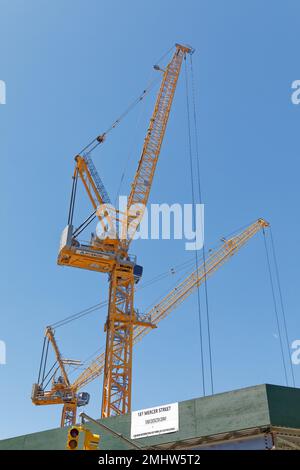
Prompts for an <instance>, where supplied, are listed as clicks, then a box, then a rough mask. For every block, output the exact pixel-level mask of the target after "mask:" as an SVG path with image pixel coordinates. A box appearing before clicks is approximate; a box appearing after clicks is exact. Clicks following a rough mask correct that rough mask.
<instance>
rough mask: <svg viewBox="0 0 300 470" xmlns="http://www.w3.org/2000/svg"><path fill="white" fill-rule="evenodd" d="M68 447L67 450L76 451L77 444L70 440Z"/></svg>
mask: <svg viewBox="0 0 300 470" xmlns="http://www.w3.org/2000/svg"><path fill="white" fill-rule="evenodd" d="M68 445H69V448H70V449H72V450H73V449H76V447H77V446H78V442H77V441H75V439H71V440H70V441H69V444H68Z"/></svg>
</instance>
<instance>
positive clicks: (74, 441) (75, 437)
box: [67, 426, 81, 450]
mask: <svg viewBox="0 0 300 470" xmlns="http://www.w3.org/2000/svg"><path fill="white" fill-rule="evenodd" d="M80 431H81V429H80V427H79V426H72V427H71V428H70V429H69V432H68V441H67V449H68V450H77V449H78V444H79V437H80Z"/></svg>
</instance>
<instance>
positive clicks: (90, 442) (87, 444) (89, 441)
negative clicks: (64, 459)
mask: <svg viewBox="0 0 300 470" xmlns="http://www.w3.org/2000/svg"><path fill="white" fill-rule="evenodd" d="M84 434H85V436H84V443H83V450H97V449H98V444H99V441H100V436H99V434H93V433H92V432H91V431H89V430H88V429H85V430H84Z"/></svg>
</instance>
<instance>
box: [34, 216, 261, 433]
mask: <svg viewBox="0 0 300 470" xmlns="http://www.w3.org/2000/svg"><path fill="white" fill-rule="evenodd" d="M268 225H269V224H268V222H266V221H265V220H264V219H258V220H257V221H256V222H254V223H253V224H251V225H249V226H248V227H247V228H246V229H245V230H243V231H242V232H240V233H239V234H237V235H235V236H234V237H232V238H229V239H222V244H221V246H220V247H219V248H218V249H216V250H214V251H211V252H210V253H209V256H208V257H207V259H206V262H205V264H202V265H199V267H198V269H196V270H194V271H192V272H191V273H190V274H189V275H188V276H187V277H186V278H185V279H184V280H183V281H181V282H180V284H178V285H177V286H176V287H175V288H174V289H172V290H171V292H169V293H168V294H167V295H166V296H165V297H163V298H162V300H161V301H160V302H158V303H157V304H156V305H155V306H154V307H153V308H151V309H150V310H149V311H148V312H146V313H145V315H144V316H145V318H148V319H149V320H150V323H151V325H152V326H154V327H156V326H157V325H158V323H159V322H160V321H161V320H163V319H164V318H165V317H166V316H167V315H169V314H170V313H171V312H172V311H173V310H174V309H175V308H176V307H178V306H179V305H180V304H181V303H182V302H183V301H184V300H185V299H186V298H187V297H188V296H189V295H191V294H192V293H193V292H194V291H195V290H196V289H197V288H199V287H200V286H201V284H202V283H203V282H205V280H206V279H207V278H209V277H210V276H211V275H212V274H213V273H214V272H215V271H217V270H218V269H219V268H220V267H221V266H223V264H224V263H225V262H226V261H228V260H229V259H230V258H231V257H232V256H233V255H234V254H235V253H237V252H238V251H239V250H240V248H242V247H243V246H244V245H245V244H246V243H247V242H248V241H249V240H250V239H251V238H252V237H253V236H254V235H255V234H257V233H258V232H259V231H260V230H264V229H265V228H266V227H268ZM150 331H151V329H149V328H148V325H144V324H143V323H136V324H135V325H134V327H133V333H132V344H133V345H134V344H136V343H137V342H138V341H140V340H141V339H142V338H143V337H144V336H145V335H146V334H147V333H148V332H150ZM46 338H47V339H48V341H49V342H50V343H51V344H52V346H53V348H54V352H55V356H56V360H57V363H58V368H59V369H60V374H61V376H60V378H59V379H60V380H54V379H53V380H52V386H51V389H49V390H47V389H46V388H45V386H44V382H45V380H44V375H45V372H44V374H43V376H42V377H41V381H40V382H39V383H38V384H34V386H33V392H32V401H33V403H34V404H35V405H52V404H60V405H63V413H62V420H61V426H69V425H74V424H75V422H76V409H77V407H78V406H82V405H86V404H87V403H88V399H89V395H88V394H87V393H86V392H81V393H79V390H81V389H82V388H83V387H85V386H86V385H88V384H89V383H90V382H92V381H93V380H94V379H96V378H97V377H99V376H100V375H101V374H102V373H103V372H104V373H105V370H106V353H105V354H104V353H102V354H100V355H99V356H97V357H96V358H95V359H94V360H93V361H92V362H91V363H90V364H89V365H88V366H87V367H86V369H85V370H84V371H83V372H82V373H81V374H80V375H79V376H78V377H77V379H76V380H75V381H74V382H73V383H72V384H71V383H70V381H69V379H68V377H67V373H66V370H65V368H64V364H65V362H66V361H65V360H62V359H61V354H60V352H59V349H58V346H57V344H56V342H55V338H54V332H53V330H52V329H51V328H50V327H48V328H47V330H46ZM73 362H74V361H73ZM44 371H45V367H44ZM47 375H48V374H47ZM58 382H59V386H58V385H57V383H58Z"/></svg>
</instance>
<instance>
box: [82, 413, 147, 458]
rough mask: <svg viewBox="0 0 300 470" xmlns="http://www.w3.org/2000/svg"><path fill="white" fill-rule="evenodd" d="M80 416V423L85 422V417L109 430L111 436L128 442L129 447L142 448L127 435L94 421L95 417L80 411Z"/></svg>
mask: <svg viewBox="0 0 300 470" xmlns="http://www.w3.org/2000/svg"><path fill="white" fill-rule="evenodd" d="M80 417H81V423H82V425H84V424H85V422H84V420H85V419H86V420H88V421H90V422H91V423H93V424H95V425H96V426H98V427H99V428H101V429H104V430H105V431H107V432H109V433H110V434H112V435H113V436H115V437H118V438H119V439H121V440H122V441H124V442H126V443H127V444H129V445H130V446H131V447H133V448H134V449H137V450H144V449H143V448H142V447H140V446H138V445H137V444H135V443H134V442H133V441H131V440H130V439H128V438H127V437H125V436H123V434H120V433H118V432H116V431H114V430H113V429H111V428H109V427H108V426H106V425H105V424H102V423H99V422H98V421H96V420H95V419H93V418H91V417H90V416H88V415H87V414H86V413H80ZM148 449H150V447H148Z"/></svg>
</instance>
